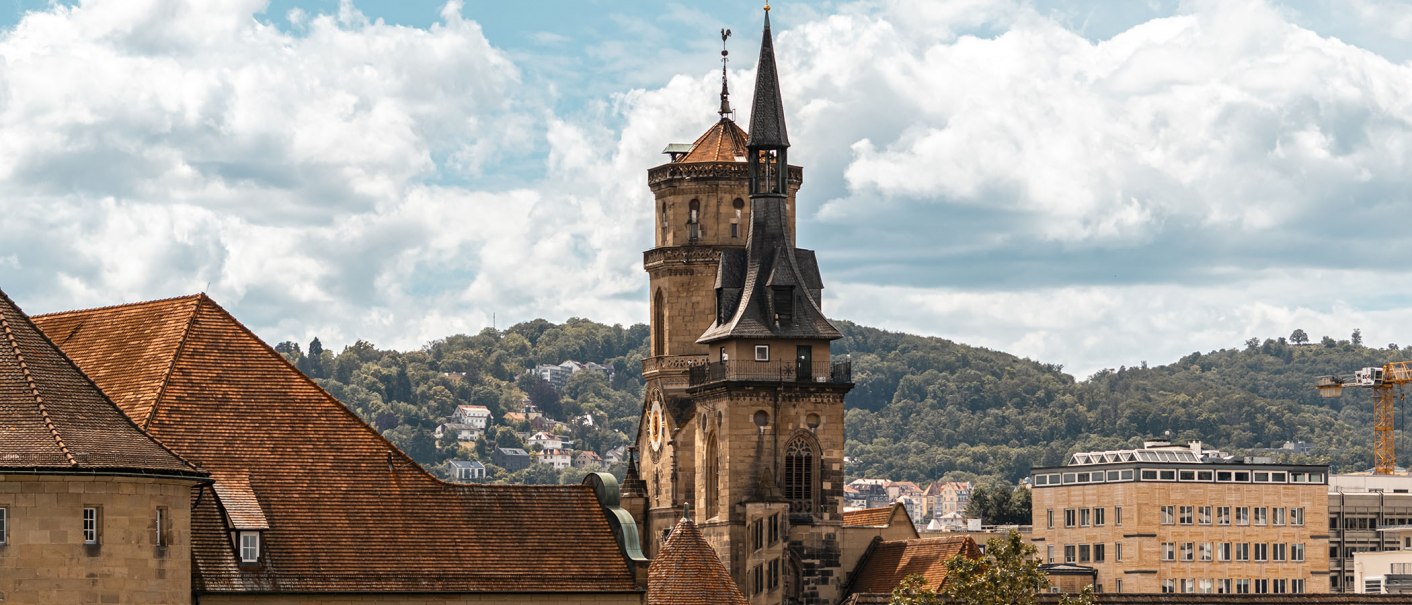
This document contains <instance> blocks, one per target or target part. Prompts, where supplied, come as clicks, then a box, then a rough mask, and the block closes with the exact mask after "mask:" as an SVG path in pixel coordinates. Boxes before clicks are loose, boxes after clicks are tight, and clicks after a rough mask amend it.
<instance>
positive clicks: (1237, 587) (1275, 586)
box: [1162, 578, 1304, 594]
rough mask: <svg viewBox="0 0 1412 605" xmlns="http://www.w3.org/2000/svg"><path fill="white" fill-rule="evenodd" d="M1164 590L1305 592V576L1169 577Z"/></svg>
mask: <svg viewBox="0 0 1412 605" xmlns="http://www.w3.org/2000/svg"><path fill="white" fill-rule="evenodd" d="M1162 592H1196V593H1205V594H1213V593H1214V594H1285V593H1296V594H1297V593H1302V592H1304V579H1303V578H1255V579H1250V578H1235V579H1232V578H1220V579H1206V578H1200V579H1193V578H1181V579H1176V578H1167V579H1164V580H1162Z"/></svg>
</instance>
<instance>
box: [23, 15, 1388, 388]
mask: <svg viewBox="0 0 1412 605" xmlns="http://www.w3.org/2000/svg"><path fill="white" fill-rule="evenodd" d="M1358 6H1359V10H1360V11H1363V13H1367V15H1369V16H1368V17H1366V18H1367V19H1382V20H1385V21H1387V22H1388V25H1387V27H1386V28H1385V30H1386V31H1388V32H1392V33H1388V34H1386V35H1388V36H1395V35H1400V34H1398V33H1397V32H1398V31H1400V30H1398V27H1400V26H1397V25H1396V22H1397V19H1398V17H1397V15H1398V14H1401V13H1397V12H1396V7H1395V6H1392V5H1388V4H1386V3H1381V2H1375V1H1374V0H1363V1H1362V2H1361V3H1360V4H1359V5H1358ZM830 8H833V9H836V10H832V11H830V12H828V13H824V12H819V13H815V12H813V11H812V10H809V9H803V8H801V10H800V11H797V13H798V14H792V15H786V14H784V12H783V11H781V12H780V13H777V14H776V20H775V21H776V23H775V25H776V35H777V49H778V53H779V58H780V61H781V78H782V85H783V88H784V94H785V98H786V105H787V110H788V112H789V117H790V134H791V135H792V137H793V142H794V148H793V149H792V152H791V159H793V160H795V161H796V162H797V163H800V164H802V165H804V166H805V168H806V185H805V189H804V191H803V193H802V197H801V208H800V210H801V213H800V217H801V218H800V221H801V223H800V231H801V234H800V242H801V244H802V245H806V246H810V247H814V248H817V249H818V250H819V252H820V260H821V262H822V263H823V265H824V267H823V268H824V271H825V279H826V281H827V282H828V285H829V289H828V290H826V296H828V297H830V298H833V299H834V300H832V301H831V302H828V303H827V305H826V307H827V308H829V309H831V311H830V312H831V313H834V314H836V315H837V316H838V317H842V318H847V319H853V320H856V321H859V322H862V323H865V324H877V325H882V326H884V327H891V328H897V329H908V330H913V331H918V332H922V333H927V334H937V335H942V336H947V337H950V338H954V339H957V340H961V341H964V342H972V343H976V344H982V345H986V346H992V347H996V348H1001V349H1006V350H1011V351H1014V352H1017V353H1019V354H1022V355H1028V356H1031V357H1035V358H1037V359H1042V360H1044V361H1052V362H1056V363H1064V364H1066V365H1068V367H1070V368H1072V369H1074V370H1075V371H1077V372H1079V373H1080V374H1085V373H1088V372H1091V371H1093V370H1096V369H1098V368H1101V367H1105V366H1117V365H1119V364H1129V365H1131V364H1133V363H1137V362H1138V361H1141V360H1149V361H1151V362H1153V363H1159V362H1163V361H1168V360H1171V359H1173V358H1175V357H1176V356H1178V355H1181V354H1185V353H1188V352H1190V351H1191V350H1197V349H1208V348H1214V347H1220V346H1232V345H1235V344H1238V343H1239V342H1240V341H1242V340H1244V339H1245V338H1248V337H1251V336H1272V335H1278V334H1288V333H1289V332H1290V331H1291V330H1292V329H1294V328H1295V327H1300V328H1304V329H1306V330H1307V331H1309V332H1310V333H1311V334H1316V333H1328V334H1331V335H1335V336H1339V335H1346V334H1347V333H1348V332H1350V331H1351V329H1352V328H1353V327H1362V328H1363V331H1364V334H1365V336H1366V337H1367V338H1368V339H1369V342H1376V341H1380V340H1384V341H1385V340H1398V339H1399V338H1400V339H1402V340H1408V338H1406V337H1405V335H1399V334H1397V333H1395V332H1396V331H1395V330H1392V329H1386V328H1381V327H1380V326H1384V325H1398V322H1401V325H1406V321H1405V320H1406V319H1408V318H1406V317H1403V315H1404V314H1405V313H1404V312H1403V311H1402V310H1401V309H1402V308H1405V307H1406V306H1407V305H1406V304H1405V302H1406V301H1401V300H1398V299H1395V298H1389V297H1388V296H1386V295H1385V293H1379V292H1377V291H1375V290H1374V289H1373V288H1372V287H1371V284H1373V283H1396V280H1398V279H1401V278H1402V277H1407V275H1406V272H1405V271H1403V270H1401V269H1398V268H1397V266H1398V265H1399V264H1400V263H1396V262H1395V261H1394V262H1389V260H1390V259H1396V258H1400V256H1401V255H1403V254H1405V253H1407V252H1409V251H1412V249H1409V244H1408V243H1407V242H1406V241H1405V238H1400V237H1398V233H1399V231H1398V229H1396V228H1395V221H1393V220H1392V219H1390V217H1393V216H1396V215H1397V214H1399V213H1400V210H1401V209H1402V208H1405V207H1406V204H1407V198H1406V194H1405V193H1404V192H1406V191H1408V190H1409V185H1412V183H1409V182H1408V176H1407V175H1408V174H1409V171H1408V170H1407V168H1408V166H1407V164H1408V150H1409V149H1412V127H1409V125H1412V104H1409V103H1408V102H1406V101H1405V100H1406V99H1409V98H1412V94H1409V93H1412V90H1409V87H1412V72H1409V70H1412V67H1409V66H1408V65H1405V64H1400V63H1398V62H1396V61H1391V60H1388V58H1386V57H1385V56H1383V55H1380V54H1378V53H1376V52H1371V51H1369V50H1366V49H1364V48H1361V47H1359V46H1356V45H1354V44H1351V43H1349V42H1345V41H1341V40H1339V39H1335V38H1333V37H1329V36H1327V35H1323V34H1322V33H1316V32H1314V31H1311V30H1309V29H1307V28H1306V27H1305V26H1303V25H1301V24H1304V23H1307V21H1309V19H1310V17H1309V16H1308V15H1307V14H1305V13H1298V12H1296V11H1293V10H1290V9H1288V8H1286V7H1282V6H1271V5H1269V4H1266V3H1262V2H1256V1H1241V2H1195V3H1190V4H1185V5H1183V8H1182V9H1181V10H1180V11H1178V12H1176V13H1173V14H1169V15H1166V16H1162V17H1160V18H1151V19H1148V18H1145V17H1144V18H1143V19H1141V20H1140V21H1138V22H1137V24H1136V25H1133V26H1131V27H1126V28H1124V29H1122V30H1121V31H1120V32H1118V33H1116V34H1115V35H1112V36H1107V37H1104V38H1102V39H1095V38H1092V37H1088V36H1086V35H1085V33H1084V32H1083V31H1082V30H1083V24H1082V23H1077V24H1076V23H1075V20H1074V18H1073V16H1072V14H1065V15H1060V14H1057V13H1055V12H1054V11H1046V10H1045V9H1043V8H1036V7H1035V6H1033V5H1031V4H1030V3H1026V2H1011V1H1008V0H970V1H968V2H965V3H935V2H920V1H904V0H875V1H861V2H851V3H843V4H840V5H837V6H832V7H830ZM264 10H265V6H264V2H262V1H261V0H222V1H220V2H202V3H189V2H180V1H178V0H140V1H127V0H124V1H123V2H114V1H110V0H88V1H85V2H82V3H80V4H79V5H77V6H74V7H67V6H54V7H51V8H49V9H47V10H45V11H41V12H36V13H30V14H28V15H26V16H25V17H24V19H23V20H22V21H21V22H20V23H19V24H18V25H17V26H16V27H15V28H14V29H13V30H10V31H3V32H0V133H3V136H0V199H4V200H5V201H4V216H5V219H4V220H3V221H0V280H3V281H0V286H3V287H5V288H6V289H7V290H8V291H10V293H11V294H12V295H15V296H16V297H17V298H19V299H20V300H21V301H22V302H23V303H25V304H26V306H27V308H30V309H31V310H34V311H44V310H57V309H64V308H73V307H79V306H87V305H96V304H111V303H114V302H122V301H132V300H140V299H145V298H154V297H158V296H166V295H172V294H179V293H185V292H190V291H194V290H201V289H208V290H209V291H210V292H211V293H212V294H213V295H214V296H215V297H216V298H217V299H218V300H220V301H222V302H223V303H224V304H226V305H227V306H228V307H230V308H232V309H233V310H234V311H235V312H236V313H237V314H238V315H239V316H240V317H241V318H242V319H243V320H245V321H246V322H247V323H249V324H250V325H251V326H252V327H254V328H255V329H256V330H257V331H259V332H260V333H261V334H262V335H263V336H264V337H266V338H268V339H270V340H272V341H275V340H283V339H285V338H298V339H300V340H307V339H308V338H309V337H311V336H313V335H316V334H317V335H319V336H320V337H322V338H323V339H324V341H325V342H327V343H330V344H331V345H334V346H337V345H338V344H341V343H346V342H349V341H351V340H352V339H354V338H367V339H371V340H373V341H375V342H377V343H379V344H381V345H384V346H398V347H414V346H417V345H419V344H421V343H423V342H425V341H427V340H430V339H433V338H438V337H441V336H445V335H447V334H450V333H454V332H458V331H475V330H477V329H479V328H480V327H482V326H485V325H488V324H489V323H490V322H491V317H492V316H494V317H495V318H496V319H497V320H498V321H499V323H500V324H501V325H502V326H503V325H506V324H507V323H508V322H510V321H518V320H524V319H529V318H533V317H540V316H544V317H549V318H552V319H563V318H566V317H570V316H586V317H590V318H594V319H598V320H601V321H614V322H635V321H642V320H644V319H645V304H644V301H645V294H644V292H645V282H646V277H645V275H644V274H643V273H642V271H641V267H640V263H641V250H642V249H644V248H646V247H648V246H650V245H651V241H650V227H649V222H650V214H651V207H652V204H651V203H650V200H651V195H650V193H649V192H648V190H647V187H646V184H645V177H644V172H645V170H646V169H647V168H648V167H650V166H652V165H654V164H656V163H659V162H660V161H662V156H660V155H658V152H659V151H660V150H661V149H662V147H663V146H664V145H665V144H666V143H671V142H683V141H690V140H692V139H693V138H694V137H695V136H696V135H698V134H699V133H700V132H701V131H702V130H704V129H705V128H706V127H707V126H709V124H710V123H711V122H712V121H713V120H714V115H713V113H712V112H713V111H714V108H715V107H714V104H715V97H714V95H715V91H716V88H717V87H718V86H719V81H718V77H719V72H716V71H714V70H713V69H712V61H711V59H712V58H713V56H712V54H710V53H714V51H710V53H707V52H704V51H703V52H702V53H701V56H700V57H697V58H691V57H692V56H694V55H691V54H690V53H689V52H686V51H683V50H682V49H678V48H674V47H672V46H673V45H669V44H665V42H664V41H665V40H668V39H670V38H671V36H672V35H673V34H672V31H673V30H672V29H671V28H672V27H674V25H672V24H673V23H675V24H676V25H675V26H676V27H679V26H681V24H680V23H678V22H679V21H700V20H701V19H702V17H701V15H699V14H696V13H692V12H690V11H685V10H684V9H678V10H676V12H673V13H671V14H669V15H668V17H669V18H667V19H664V20H663V21H662V22H660V23H651V22H646V21H643V20H642V19H639V18H637V17H633V16H626V17H623V18H621V19H619V21H618V24H619V25H621V26H622V27H624V28H628V29H630V30H631V31H636V32H639V33H640V34H641V36H640V39H637V38H633V37H631V36H628V37H624V38H623V39H622V40H619V41H618V42H617V43H616V44H612V45H604V46H601V47H599V48H595V49H593V50H592V52H587V53H585V55H584V56H583V57H574V58H572V59H563V58H562V57H561V58H560V60H563V61H565V63H564V64H572V65H576V66H582V65H586V63H585V61H591V62H603V63H605V64H604V65H603V66H601V67H600V68H599V69H600V70H601V73H604V74H611V75H612V77H607V78H598V79H597V80H598V82H597V83H596V84H595V86H597V87H611V86H616V87H617V89H616V91H615V92H613V93H612V94H605V95H603V96H601V97H599V98H597V99H594V100H591V101H590V102H588V103H586V104H585V105H584V106H583V107H579V108H576V109H573V110H570V111H565V110H563V109H561V108H556V98H555V94H556V93H555V91H554V83H553V82H552V81H550V82H541V81H539V78H540V77H541V76H543V75H544V74H548V75H549V76H552V75H553V74H554V73H556V70H558V69H560V67H556V65H560V64H559V63H554V62H553V61H551V63H552V64H550V65H548V67H546V68H545V69H543V70H538V72H537V73H538V74H539V75H535V76H526V75H525V74H526V73H528V72H527V68H526V65H525V64H524V63H523V62H524V61H529V60H534V61H537V60H539V58H537V57H535V56H528V55H526V56H514V55H511V54H507V53H506V52H505V51H503V50H501V49H499V48H497V47H496V46H495V45H494V41H493V40H487V39H486V37H485V35H484V34H483V33H482V31H481V29H480V27H479V25H478V24H476V23H475V22H473V21H470V20H468V19H465V18H463V17H462V16H461V7H460V5H459V4H458V3H455V2H452V3H448V4H446V5H445V8H444V10H443V11H442V12H441V19H440V21H439V22H438V23H436V24H435V25H432V26H430V27H428V28H409V27H401V26H395V25H388V24H385V23H383V22H380V21H378V20H376V19H369V18H368V17H366V16H364V15H363V14H362V13H360V12H359V11H358V9H357V6H356V5H355V4H353V3H352V2H349V1H347V0H345V1H344V2H342V3H341V4H340V5H339V7H338V9H337V10H336V11H334V12H332V13H330V14H319V13H315V12H306V11H303V10H296V11H291V12H289V13H288V14H286V15H282V16H277V19H282V22H281V23H282V24H283V25H284V26H286V27H284V28H282V27H280V26H279V25H276V24H272V23H269V22H264V21H261V20H259V19H257V18H256V16H257V15H259V14H261V13H262V11H264ZM1359 14H1362V13H1359ZM1377 15H1382V16H1381V17H1378V16H1377ZM673 20H675V21H673ZM735 29H736V30H737V34H738V36H739V37H738V40H741V41H742V43H738V44H736V45H735V47H736V50H735V52H734V54H733V58H734V59H735V60H734V62H733V63H732V67H734V68H735V69H733V70H732V72H731V78H732V90H733V91H735V93H736V94H735V97H734V102H735V105H736V106H737V107H739V108H745V107H749V98H748V95H749V92H750V89H751V86H750V83H751V82H752V81H753V71H752V70H753V54H754V53H753V50H754V49H753V48H752V47H753V45H754V40H755V39H756V35H758V34H757V33H751V34H749V35H746V32H758V30H756V29H754V27H750V26H748V24H739V25H738V26H737V27H735ZM538 41H539V42H540V43H541V45H542V46H543V47H545V48H555V47H557V46H559V45H560V44H562V42H563V40H556V39H551V38H548V37H544V36H540V37H539V38H538ZM707 41H708V42H709V40H707ZM669 47H672V48H669ZM663 49H667V50H663ZM687 50H690V51H694V50H695V47H694V46H691V45H688V48H687ZM536 52H541V53H550V54H552V53H553V52H558V51H552V52H551V51H549V50H543V49H541V50H539V51H536ZM517 62H518V63H517ZM607 63H612V65H608V64H607ZM575 69H577V68H575ZM664 70H665V71H664ZM628 72H632V73H633V74H635V75H633V76H632V77H629V76H628ZM667 72H676V73H678V75H676V76H674V77H666V78H661V77H659V75H660V74H661V73H667ZM579 77H582V75H580V76H579ZM648 80H651V81H648ZM615 83H616V84H615ZM747 117H748V116H744V115H742V116H741V121H742V122H745V121H746V119H747ZM1295 324H1298V325H1295ZM1341 324H1342V325H1341ZM1385 332H1386V333H1385Z"/></svg>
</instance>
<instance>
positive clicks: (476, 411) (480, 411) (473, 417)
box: [451, 405, 491, 431]
mask: <svg viewBox="0 0 1412 605" xmlns="http://www.w3.org/2000/svg"><path fill="white" fill-rule="evenodd" d="M490 420H491V418H490V408H488V407H485V406H483V405H458V406H456V411H455V413H453V414H452V415H451V421H452V422H457V423H460V424H467V425H470V426H472V427H475V428H477V429H480V430H482V431H484V430H485V427H487V426H490Z"/></svg>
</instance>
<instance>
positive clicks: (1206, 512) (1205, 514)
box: [1196, 506, 1211, 525]
mask: <svg viewBox="0 0 1412 605" xmlns="http://www.w3.org/2000/svg"><path fill="white" fill-rule="evenodd" d="M1196 522H1197V523H1199V524H1201V525H1210V524H1211V507H1209V506H1202V507H1198V508H1197V509H1196Z"/></svg>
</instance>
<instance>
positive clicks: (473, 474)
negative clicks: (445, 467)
mask: <svg viewBox="0 0 1412 605" xmlns="http://www.w3.org/2000/svg"><path fill="white" fill-rule="evenodd" d="M448 464H450V466H451V478H452V479H455V480H457V481H474V480H476V479H484V478H485V465H484V464H481V463H480V462H477V461H475V460H452V461H451V462H449V463H448Z"/></svg>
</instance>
